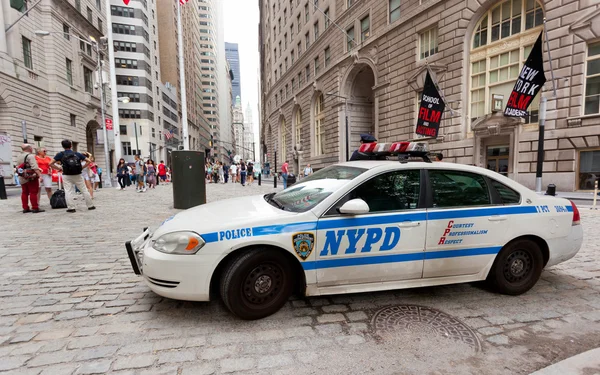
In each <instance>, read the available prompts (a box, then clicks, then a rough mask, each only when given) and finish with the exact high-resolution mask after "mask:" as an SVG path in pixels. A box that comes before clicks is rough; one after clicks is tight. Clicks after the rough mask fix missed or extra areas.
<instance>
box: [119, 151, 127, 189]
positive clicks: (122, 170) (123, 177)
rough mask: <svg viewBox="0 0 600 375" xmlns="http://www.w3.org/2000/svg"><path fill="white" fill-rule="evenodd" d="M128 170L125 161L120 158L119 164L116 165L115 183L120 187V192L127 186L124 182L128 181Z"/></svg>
mask: <svg viewBox="0 0 600 375" xmlns="http://www.w3.org/2000/svg"><path fill="white" fill-rule="evenodd" d="M128 168H129V167H128V166H127V164H126V163H125V159H123V158H121V159H120V160H119V164H117V181H118V182H119V186H121V190H125V186H127V183H126V181H127V180H128V179H129V169H128Z"/></svg>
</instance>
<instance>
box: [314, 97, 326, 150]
mask: <svg viewBox="0 0 600 375" xmlns="http://www.w3.org/2000/svg"><path fill="white" fill-rule="evenodd" d="M324 107H325V102H324V99H323V94H319V96H318V97H317V98H316V100H315V106H314V111H315V156H319V155H323V154H324V153H325V124H324V122H325V113H324V112H323V109H324Z"/></svg>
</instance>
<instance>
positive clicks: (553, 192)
mask: <svg viewBox="0 0 600 375" xmlns="http://www.w3.org/2000/svg"><path fill="white" fill-rule="evenodd" d="M546 195H552V196H553V197H554V196H556V185H554V184H550V185H548V188H547V189H546Z"/></svg>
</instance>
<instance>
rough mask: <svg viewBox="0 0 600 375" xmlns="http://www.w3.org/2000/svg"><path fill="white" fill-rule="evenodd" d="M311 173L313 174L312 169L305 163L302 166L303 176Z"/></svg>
mask: <svg viewBox="0 0 600 375" xmlns="http://www.w3.org/2000/svg"><path fill="white" fill-rule="evenodd" d="M311 174H313V170H312V168H311V166H310V164H306V167H305V168H304V177H308V176H310V175H311Z"/></svg>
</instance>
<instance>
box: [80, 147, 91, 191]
mask: <svg viewBox="0 0 600 375" xmlns="http://www.w3.org/2000/svg"><path fill="white" fill-rule="evenodd" d="M83 156H85V162H84V163H83V164H82V168H83V169H82V170H81V175H82V176H83V181H84V182H85V186H86V188H87V190H88V192H89V193H90V197H92V199H94V186H93V185H92V180H93V178H94V171H93V170H92V169H91V166H92V154H90V153H89V152H84V153H83ZM77 188H78V189H79V187H77ZM80 190H81V189H80Z"/></svg>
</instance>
